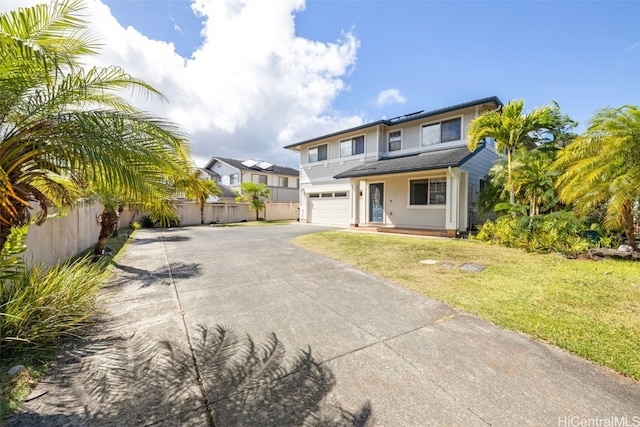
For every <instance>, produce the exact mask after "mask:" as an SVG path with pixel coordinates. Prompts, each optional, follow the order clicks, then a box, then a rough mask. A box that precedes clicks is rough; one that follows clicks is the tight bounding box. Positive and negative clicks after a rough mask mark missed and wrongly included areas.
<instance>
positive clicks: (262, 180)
mask: <svg viewBox="0 0 640 427" xmlns="http://www.w3.org/2000/svg"><path fill="white" fill-rule="evenodd" d="M251 182H253V183H254V184H266V183H267V175H257V174H255V173H254V174H252V175H251Z"/></svg>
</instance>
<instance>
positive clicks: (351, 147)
mask: <svg viewBox="0 0 640 427" xmlns="http://www.w3.org/2000/svg"><path fill="white" fill-rule="evenodd" d="M363 153H364V135H361V136H356V137H355V138H351V139H343V140H342V141H340V157H348V156H355V155H356V154H363Z"/></svg>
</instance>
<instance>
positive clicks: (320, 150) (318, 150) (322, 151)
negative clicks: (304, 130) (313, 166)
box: [309, 144, 327, 163]
mask: <svg viewBox="0 0 640 427" xmlns="http://www.w3.org/2000/svg"><path fill="white" fill-rule="evenodd" d="M323 160H327V144H324V145H318V146H317V147H313V148H309V163H313V162H321V161H323Z"/></svg>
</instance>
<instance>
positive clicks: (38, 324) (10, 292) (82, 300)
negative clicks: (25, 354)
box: [0, 258, 104, 358]
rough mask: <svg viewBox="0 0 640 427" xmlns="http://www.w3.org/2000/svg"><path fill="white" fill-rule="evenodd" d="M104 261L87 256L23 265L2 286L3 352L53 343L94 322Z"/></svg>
mask: <svg viewBox="0 0 640 427" xmlns="http://www.w3.org/2000/svg"><path fill="white" fill-rule="evenodd" d="M103 271H104V266H102V265H101V264H99V263H92V262H91V259H90V258H81V259H80V260H77V261H74V262H67V263H65V264H61V265H58V266H55V267H51V268H45V267H41V266H36V267H30V268H23V269H22V271H20V272H17V273H16V274H14V277H12V278H10V279H6V280H3V282H2V285H1V286H0V358H4V357H6V356H7V355H9V354H10V353H12V352H14V351H16V350H20V349H22V350H24V349H29V348H33V349H45V348H53V347H55V346H56V345H58V344H59V338H61V337H64V336H73V335H76V334H77V333H78V332H80V331H81V330H82V329H83V328H85V327H87V326H88V325H89V324H90V319H91V317H92V316H93V315H94V314H95V296H96V293H97V292H98V289H99V288H100V285H101V283H102V282H103V279H104V277H102V272H103Z"/></svg>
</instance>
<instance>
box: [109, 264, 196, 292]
mask: <svg viewBox="0 0 640 427" xmlns="http://www.w3.org/2000/svg"><path fill="white" fill-rule="evenodd" d="M111 264H112V265H113V266H115V268H116V271H119V272H120V274H118V276H117V278H116V279H114V280H111V281H110V282H109V284H108V285H106V286H104V288H105V289H109V288H113V287H118V286H122V285H125V284H130V283H131V282H139V283H140V288H147V287H149V286H151V285H153V284H162V285H166V286H168V285H170V284H171V281H170V280H169V279H188V278H191V277H197V276H199V275H200V274H201V269H202V268H201V265H200V264H196V263H189V264H185V263H183V262H172V263H170V264H169V266H164V267H162V268H159V269H157V270H145V269H142V268H137V267H132V266H129V265H124V264H118V263H116V262H113V261H112V262H111Z"/></svg>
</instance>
